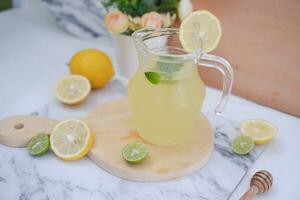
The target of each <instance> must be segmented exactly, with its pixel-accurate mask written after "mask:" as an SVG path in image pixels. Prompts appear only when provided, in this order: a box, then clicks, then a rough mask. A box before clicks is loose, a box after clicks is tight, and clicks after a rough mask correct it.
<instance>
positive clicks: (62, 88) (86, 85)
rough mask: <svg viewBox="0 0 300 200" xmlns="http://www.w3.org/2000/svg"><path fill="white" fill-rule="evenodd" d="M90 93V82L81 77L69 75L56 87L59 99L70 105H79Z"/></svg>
mask: <svg viewBox="0 0 300 200" xmlns="http://www.w3.org/2000/svg"><path fill="white" fill-rule="evenodd" d="M90 91H91V84H90V81H89V80H88V79H87V78H85V77H84V76H80V75H67V76H65V77H63V78H62V79H60V80H59V81H58V82H57V84H56V86H55V95H56V97H57V99H58V100H59V101H61V102H63V103H65V104H68V105H75V104H79V103H80V102H82V101H83V100H85V99H86V98H87V96H88V95H89V93H90Z"/></svg>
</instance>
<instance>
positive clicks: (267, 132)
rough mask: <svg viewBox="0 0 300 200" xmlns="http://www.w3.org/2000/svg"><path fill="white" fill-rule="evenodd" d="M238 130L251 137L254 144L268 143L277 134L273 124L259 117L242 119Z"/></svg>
mask: <svg viewBox="0 0 300 200" xmlns="http://www.w3.org/2000/svg"><path fill="white" fill-rule="evenodd" d="M240 130H241V132H242V134H243V135H246V136H249V137H251V138H252V139H253V140H254V142H255V144H265V143H268V142H270V141H271V140H272V139H273V138H274V137H275V136H276V134H277V128H276V127H275V126H274V125H273V124H271V123H269V122H267V121H264V120H261V119H252V120H246V121H244V122H243V123H242V125H241V127H240Z"/></svg>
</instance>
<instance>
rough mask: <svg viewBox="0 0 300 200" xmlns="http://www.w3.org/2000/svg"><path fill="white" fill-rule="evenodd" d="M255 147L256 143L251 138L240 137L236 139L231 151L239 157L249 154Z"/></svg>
mask: <svg viewBox="0 0 300 200" xmlns="http://www.w3.org/2000/svg"><path fill="white" fill-rule="evenodd" d="M253 147H254V141H253V140H252V138H251V137H248V136H244V135H240V136H238V137H236V138H234V140H233V142H232V144H231V149H232V151H233V152H234V153H236V154H239V155H245V154H248V153H249V152H250V151H251V150H252V149H253Z"/></svg>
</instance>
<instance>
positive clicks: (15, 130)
mask: <svg viewBox="0 0 300 200" xmlns="http://www.w3.org/2000/svg"><path fill="white" fill-rule="evenodd" d="M56 123H57V121H56V120H54V119H48V118H44V117H38V116H31V115H19V116H13V117H9V118H6V119H2V120H0V144H3V145H6V146H10V147H25V146H26V145H27V143H28V141H29V140H30V139H31V138H32V137H33V136H35V135H36V134H38V133H50V132H51V131H52V129H53V128H54V126H55V124H56Z"/></svg>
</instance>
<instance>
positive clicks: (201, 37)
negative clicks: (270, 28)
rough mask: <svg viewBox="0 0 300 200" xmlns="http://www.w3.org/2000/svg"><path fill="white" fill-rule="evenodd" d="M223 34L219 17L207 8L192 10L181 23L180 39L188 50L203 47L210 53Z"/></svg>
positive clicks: (192, 50) (191, 50)
mask: <svg viewBox="0 0 300 200" xmlns="http://www.w3.org/2000/svg"><path fill="white" fill-rule="evenodd" d="M221 36H222V29H221V25H220V22H219V20H218V18H217V17H216V16H214V15H213V14H212V13H210V12H209V11H207V10H198V11H195V12H192V13H191V14H189V15H188V16H187V17H186V18H185V19H184V20H183V22H182V23H181V25H180V30H179V39H180V42H181V45H182V46H183V48H184V49H185V50H187V51H188V52H194V51H195V50H196V49H199V48H201V49H202V50H203V51H204V52H207V53H208V52H210V51H212V50H214V49H215V48H216V47H217V45H218V43H219V41H220V39H221Z"/></svg>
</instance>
